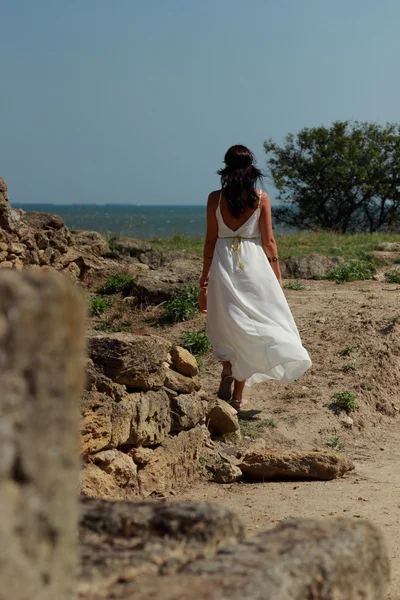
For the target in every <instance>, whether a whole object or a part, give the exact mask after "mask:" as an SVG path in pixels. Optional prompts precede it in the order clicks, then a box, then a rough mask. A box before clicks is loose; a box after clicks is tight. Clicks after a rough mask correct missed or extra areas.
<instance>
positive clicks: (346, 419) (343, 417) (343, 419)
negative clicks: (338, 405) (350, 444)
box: [339, 414, 354, 429]
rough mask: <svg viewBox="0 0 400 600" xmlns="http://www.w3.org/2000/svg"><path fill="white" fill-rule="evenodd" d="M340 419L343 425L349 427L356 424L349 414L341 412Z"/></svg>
mask: <svg viewBox="0 0 400 600" xmlns="http://www.w3.org/2000/svg"><path fill="white" fill-rule="evenodd" d="M339 421H340V424H341V425H343V427H347V429H351V428H352V427H353V425H354V421H353V419H352V418H351V417H349V415H344V414H341V415H340V416H339Z"/></svg>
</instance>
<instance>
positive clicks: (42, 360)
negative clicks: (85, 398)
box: [0, 269, 85, 600]
mask: <svg viewBox="0 0 400 600" xmlns="http://www.w3.org/2000/svg"><path fill="white" fill-rule="evenodd" d="M84 333H85V310H84V306H83V302H82V300H81V298H80V297H79V296H78V294H77V292H76V290H75V289H74V288H73V287H72V286H71V284H70V283H69V282H68V281H67V280H66V279H65V278H64V277H61V276H60V275H58V276H57V275H48V274H46V275H44V274H43V273H42V274H36V275H33V274H23V275H21V274H19V273H17V272H16V271H15V270H11V269H4V270H3V271H2V272H1V273H0V390H1V391H0V396H1V402H0V446H1V453H0V503H1V519H0V539H1V544H0V573H1V590H0V596H1V597H3V598H10V599H11V598H12V599H13V600H26V599H27V598H29V600H54V599H55V598H57V600H71V598H73V597H74V587H75V581H74V580H75V563H76V554H77V547H76V530H77V518H78V507H77V494H76V490H77V485H78V474H79V462H78V402H79V397H80V395H81V392H82V387H83V380H84Z"/></svg>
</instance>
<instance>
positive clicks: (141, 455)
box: [128, 447, 154, 465]
mask: <svg viewBox="0 0 400 600" xmlns="http://www.w3.org/2000/svg"><path fill="white" fill-rule="evenodd" d="M128 454H129V456H131V457H132V458H133V462H135V463H136V464H137V465H147V464H148V463H149V462H150V461H151V459H152V458H153V454H154V450H152V449H151V448H143V447H141V448H132V450H130V451H128Z"/></svg>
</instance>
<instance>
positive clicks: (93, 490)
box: [80, 462, 136, 500]
mask: <svg viewBox="0 0 400 600" xmlns="http://www.w3.org/2000/svg"><path fill="white" fill-rule="evenodd" d="M80 493H81V495H82V496H85V497H88V498H109V499H110V500H123V499H124V498H126V492H125V490H123V489H121V488H119V487H118V485H117V482H116V480H115V479H114V477H113V475H112V474H110V473H106V472H105V471H103V469H101V468H100V467H98V466H97V465H95V464H93V463H91V462H88V463H86V464H85V465H84V467H83V469H82V471H81V475H80ZM131 496H132V497H135V496H136V493H135V491H134V492H133V493H132V495H131Z"/></svg>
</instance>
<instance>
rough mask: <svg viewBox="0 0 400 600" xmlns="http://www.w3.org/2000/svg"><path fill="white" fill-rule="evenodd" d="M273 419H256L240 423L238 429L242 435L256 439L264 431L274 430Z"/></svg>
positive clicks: (274, 422) (274, 423)
mask: <svg viewBox="0 0 400 600" xmlns="http://www.w3.org/2000/svg"><path fill="white" fill-rule="evenodd" d="M276 426H277V425H276V421H275V420H274V419H271V418H268V419H258V420H256V421H244V420H241V421H240V429H241V431H242V434H243V435H246V436H247V437H251V438H256V437H257V436H258V435H259V434H260V432H261V431H263V430H264V429H274V428H275V427H276Z"/></svg>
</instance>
